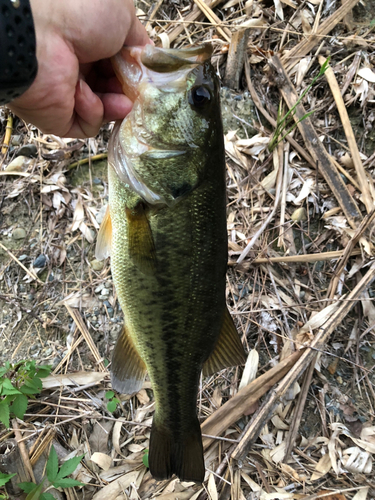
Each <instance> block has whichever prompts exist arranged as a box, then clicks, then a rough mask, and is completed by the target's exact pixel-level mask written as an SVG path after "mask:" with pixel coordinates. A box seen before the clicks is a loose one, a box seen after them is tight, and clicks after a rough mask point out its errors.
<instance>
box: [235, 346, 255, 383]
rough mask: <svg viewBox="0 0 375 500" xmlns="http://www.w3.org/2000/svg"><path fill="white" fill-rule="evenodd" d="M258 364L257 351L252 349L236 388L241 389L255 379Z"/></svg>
mask: <svg viewBox="0 0 375 500" xmlns="http://www.w3.org/2000/svg"><path fill="white" fill-rule="evenodd" d="M258 364H259V354H258V351H256V350H255V349H252V350H251V351H250V352H249V354H248V356H247V360H246V364H245V368H244V371H243V374H242V378H241V382H240V385H239V387H238V390H241V389H242V388H243V387H245V386H246V385H247V384H249V383H250V382H252V381H253V380H255V378H256V375H257V371H258Z"/></svg>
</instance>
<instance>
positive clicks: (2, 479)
mask: <svg viewBox="0 0 375 500" xmlns="http://www.w3.org/2000/svg"><path fill="white" fill-rule="evenodd" d="M15 475H16V474H4V473H3V472H0V487H1V486H4V485H5V484H6V483H7V482H8V481H10V479H11V478H12V477H13V476H15Z"/></svg>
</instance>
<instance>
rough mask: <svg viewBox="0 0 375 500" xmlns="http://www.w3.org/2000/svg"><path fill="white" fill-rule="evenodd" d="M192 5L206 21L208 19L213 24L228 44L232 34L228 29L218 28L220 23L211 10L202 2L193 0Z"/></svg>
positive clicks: (201, 0)
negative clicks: (193, 4) (195, 6)
mask: <svg viewBox="0 0 375 500" xmlns="http://www.w3.org/2000/svg"><path fill="white" fill-rule="evenodd" d="M194 3H195V4H196V5H197V6H198V7H199V8H200V10H201V11H202V12H203V13H204V15H205V16H206V17H207V19H209V20H210V21H211V22H212V23H215V26H216V29H217V31H218V32H219V33H220V35H221V36H222V37H223V38H225V40H226V41H227V42H228V43H230V40H231V37H232V32H231V31H230V30H229V29H228V28H221V27H220V24H221V21H220V19H219V18H218V17H217V15H216V14H215V13H214V12H213V11H212V9H211V8H210V7H209V6H208V5H207V4H206V3H204V2H203V0H194Z"/></svg>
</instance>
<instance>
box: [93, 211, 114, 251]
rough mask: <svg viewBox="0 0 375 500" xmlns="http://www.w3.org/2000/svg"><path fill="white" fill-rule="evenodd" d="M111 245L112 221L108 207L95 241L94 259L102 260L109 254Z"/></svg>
mask: <svg viewBox="0 0 375 500" xmlns="http://www.w3.org/2000/svg"><path fill="white" fill-rule="evenodd" d="M111 244H112V221H111V215H110V213H109V205H107V211H106V213H105V216H104V219H103V221H102V224H101V226H100V229H99V233H98V238H97V240H96V248H95V258H96V259H97V260H104V259H106V258H107V257H109V256H110V254H111Z"/></svg>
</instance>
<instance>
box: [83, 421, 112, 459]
mask: <svg viewBox="0 0 375 500" xmlns="http://www.w3.org/2000/svg"><path fill="white" fill-rule="evenodd" d="M113 424H114V422H113V421H112V420H100V421H97V422H95V424H94V429H93V431H92V433H91V434H90V437H89V444H90V448H91V452H92V453H95V452H96V451H100V452H101V453H103V451H106V450H107V449H108V448H107V444H108V438H109V433H110V432H111V430H112V427H113Z"/></svg>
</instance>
